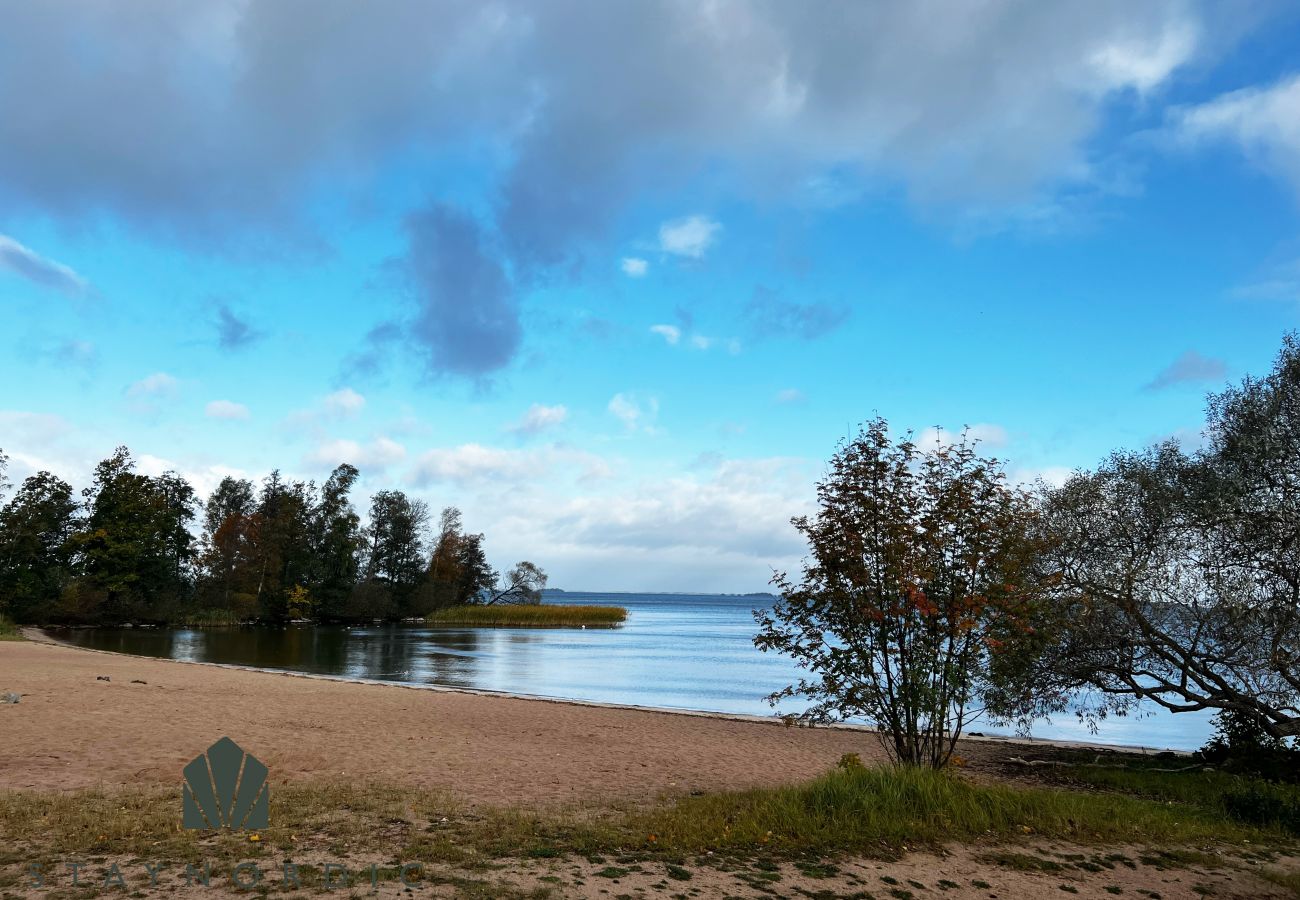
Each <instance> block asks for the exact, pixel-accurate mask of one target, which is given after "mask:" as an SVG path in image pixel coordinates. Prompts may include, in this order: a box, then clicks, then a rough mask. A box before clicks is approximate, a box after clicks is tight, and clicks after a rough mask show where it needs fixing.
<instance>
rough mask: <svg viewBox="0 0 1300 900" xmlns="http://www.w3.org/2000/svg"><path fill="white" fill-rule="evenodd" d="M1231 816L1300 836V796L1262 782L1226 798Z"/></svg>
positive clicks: (1249, 784)
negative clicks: (1283, 829)
mask: <svg viewBox="0 0 1300 900" xmlns="http://www.w3.org/2000/svg"><path fill="white" fill-rule="evenodd" d="M1223 806H1224V809H1225V810H1227V813H1228V815H1230V816H1232V817H1233V818H1234V819H1236V820H1237V821H1238V822H1248V823H1249V824H1251V825H1264V826H1269V825H1276V826H1279V827H1282V828H1285V829H1287V830H1288V831H1291V832H1294V833H1296V834H1300V792H1297V791H1294V790H1287V789H1286V788H1285V787H1284V786H1282V785H1274V784H1268V783H1266V782H1261V781H1249V782H1246V783H1245V784H1244V785H1243V786H1242V787H1241V788H1240V789H1239V790H1235V791H1230V792H1228V793H1226V794H1224V795H1223Z"/></svg>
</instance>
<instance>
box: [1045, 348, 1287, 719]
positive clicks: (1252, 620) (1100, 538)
mask: <svg viewBox="0 0 1300 900" xmlns="http://www.w3.org/2000/svg"><path fill="white" fill-rule="evenodd" d="M1205 433H1206V435H1207V437H1208V443H1207V445H1206V446H1205V447H1204V448H1203V449H1201V450H1199V451H1197V452H1196V453H1194V454H1190V455H1189V454H1187V453H1185V452H1184V451H1183V450H1182V449H1180V447H1179V446H1178V445H1177V444H1176V443H1174V442H1166V443H1164V444H1161V445H1159V446H1156V447H1153V448H1150V449H1148V450H1145V451H1142V452H1118V453H1115V454H1112V456H1111V457H1110V458H1109V459H1108V460H1107V461H1106V462H1105V463H1103V464H1102V465H1101V466H1100V467H1098V469H1097V470H1096V471H1095V472H1088V473H1080V474H1078V475H1076V476H1075V477H1074V478H1072V479H1071V480H1070V481H1069V482H1068V483H1067V484H1065V485H1064V486H1063V487H1061V488H1060V489H1058V490H1056V491H1054V492H1052V493H1051V495H1050V496H1049V497H1048V498H1047V503H1046V506H1045V513H1046V519H1045V520H1046V522H1047V523H1048V525H1049V528H1050V530H1051V537H1052V541H1051V547H1052V553H1051V554H1050V559H1049V564H1050V565H1051V566H1052V567H1053V568H1055V569H1056V570H1057V571H1059V572H1060V573H1061V575H1062V578H1063V584H1064V586H1065V587H1066V588H1067V589H1068V591H1069V592H1070V600H1069V602H1070V603H1071V604H1072V610H1071V613H1070V615H1069V616H1068V619H1069V621H1070V622H1071V626H1072V627H1071V628H1069V629H1068V630H1066V631H1065V632H1063V633H1062V635H1061V641H1060V643H1059V644H1058V646H1056V647H1055V648H1054V653H1053V654H1052V656H1051V657H1050V659H1048V660H1046V661H1045V664H1044V670H1045V671H1044V679H1043V680H1047V678H1049V677H1055V678H1058V679H1061V680H1062V681H1063V682H1065V683H1069V682H1070V681H1076V682H1079V683H1083V684H1089V685H1091V686H1092V687H1093V688H1094V689H1095V690H1096V691H1098V692H1099V694H1098V695H1097V699H1096V700H1095V701H1094V705H1095V706H1096V707H1098V708H1100V709H1102V710H1103V711H1104V710H1106V709H1124V708H1127V707H1128V706H1131V705H1132V703H1133V702H1135V701H1136V700H1139V699H1145V700H1150V701H1152V702H1154V703H1156V704H1158V705H1160V706H1162V707H1164V708H1166V709H1169V710H1172V711H1174V712H1187V711H1193V710H1202V709H1212V710H1222V711H1236V712H1239V713H1241V714H1242V716H1243V717H1244V718H1245V719H1246V720H1249V721H1253V723H1254V725H1255V727H1257V728H1258V729H1260V730H1262V731H1263V732H1265V733H1267V734H1269V735H1271V736H1273V737H1277V738H1282V737H1289V736H1295V735H1300V342H1298V341H1297V338H1296V336H1295V335H1289V336H1287V338H1286V339H1285V341H1284V344H1283V347H1282V351H1281V353H1280V354H1279V356H1278V358H1277V362H1276V364H1275V366H1274V368H1273V370H1272V372H1270V373H1269V374H1268V375H1267V376H1265V377H1264V378H1259V379H1255V378H1247V379H1246V380H1245V381H1244V382H1243V383H1242V384H1241V385H1240V386H1238V387H1231V388H1229V389H1227V390H1226V391H1224V392H1222V393H1220V394H1217V395H1212V396H1211V397H1210V400H1209V415H1208V423H1207V427H1206V429H1205Z"/></svg>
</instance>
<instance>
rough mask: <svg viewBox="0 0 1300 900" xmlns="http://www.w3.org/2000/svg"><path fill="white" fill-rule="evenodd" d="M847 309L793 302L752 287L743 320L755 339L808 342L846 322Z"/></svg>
mask: <svg viewBox="0 0 1300 900" xmlns="http://www.w3.org/2000/svg"><path fill="white" fill-rule="evenodd" d="M849 314H850V311H849V308H848V307H847V306H842V305H835V304H830V303H821V302H812V303H796V302H794V301H792V300H787V299H785V298H784V297H782V296H781V295H780V294H778V293H777V292H776V291H773V290H771V289H770V288H765V287H762V286H760V287H756V288H754V295H753V297H751V298H750V301H749V303H748V304H746V306H745V320H746V322H747V323H748V325H749V329H750V332H751V334H752V335H753V336H754V337H755V338H773V337H798V338H803V339H804V340H806V341H811V340H814V339H816V338H819V337H824V336H825V335H828V334H830V333H831V332H832V331H834V330H835V329H837V328H839V327H840V326H841V325H843V324H844V323H845V322H847V321H848V319H849Z"/></svg>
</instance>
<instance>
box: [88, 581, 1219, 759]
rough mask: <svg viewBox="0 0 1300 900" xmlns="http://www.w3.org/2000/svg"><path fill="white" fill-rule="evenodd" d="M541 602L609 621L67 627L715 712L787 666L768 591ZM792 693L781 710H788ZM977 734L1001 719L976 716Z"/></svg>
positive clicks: (750, 708) (1061, 725)
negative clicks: (549, 625)
mask: <svg viewBox="0 0 1300 900" xmlns="http://www.w3.org/2000/svg"><path fill="white" fill-rule="evenodd" d="M547 601H548V602H551V603H613V604H617V605H619V606H624V607H626V608H627V610H628V618H627V622H626V623H625V624H623V625H621V626H619V627H617V628H588V629H585V630H583V629H572V628H555V629H540V628H457V627H449V628H431V627H426V626H422V625H375V626H365V627H355V626H354V627H352V628H344V627H336V626H301V627H298V626H290V627H288V628H285V629H283V630H273V629H264V628H212V629H191V628H172V629H141V628H103V629H79V630H74V631H71V632H68V633H67V634H66V639H68V640H70V641H71V642H73V643H76V644H79V645H81V646H85V647H92V648H95V649H98V650H115V651H118V652H123V653H133V654H138V655H143V656H157V657H164V658H170V659H183V660H194V661H201V662H218V663H231V664H235V665H244V666H256V667H259V668H268V669H285V670H290V671H295V672H311V673H314V674H319V675H334V676H342V677H348V678H369V679H377V680H380V681H398V682H409V683H414V684H430V685H442V686H446V687H463V688H477V689H481V690H490V691H507V692H511V693H520V694H535V695H539V696H544V697H560V698H564V699H571V700H598V701H603V702H609V703H627V704H633V705H637V706H662V707H671V708H675V709H699V710H710V711H714V712H730V713H746V714H750V715H771V714H772V713H773V710H772V708H771V707H770V706H768V704H767V703H766V701H765V700H764V699H763V697H764V696H766V695H767V694H769V693H771V692H772V691H775V690H778V689H780V688H782V687H784V686H785V685H787V684H789V683H790V682H791V680H792V679H793V678H794V677H796V672H797V670H796V669H795V667H794V665H793V664H792V663H791V662H790V661H789V660H788V659H786V658H785V657H782V656H778V655H774V654H772V653H761V652H759V651H758V650H756V649H755V648H754V646H753V643H752V641H753V636H754V631H755V626H754V620H753V616H752V615H751V610H752V609H754V608H755V607H756V606H765V605H767V604H769V603H770V602H771V600H770V598H766V597H736V596H715V595H700V594H586V593H570V592H565V593H556V594H548V596H547ZM800 708H801V707H799V706H798V705H793V704H790V702H789V701H787V705H786V706H783V707H782V708H781V711H783V712H786V711H788V712H797V711H798V710H799V709H800ZM974 730H976V731H981V730H982V731H984V732H986V733H989V734H993V733H998V732H999V729H996V728H993V727H989V726H981V725H976V726H974ZM1211 731H1212V728H1211V726H1210V723H1209V717H1208V716H1207V715H1203V714H1199V713H1184V714H1179V715H1176V716H1175V715H1170V714H1167V713H1162V712H1156V713H1153V714H1147V715H1141V716H1129V717H1126V718H1121V719H1111V720H1108V721H1106V722H1104V723H1102V725H1101V731H1100V733H1099V734H1097V735H1091V734H1090V733H1089V732H1088V730H1087V728H1086V727H1084V726H1082V725H1079V724H1077V723H1076V722H1075V721H1074V720H1073V719H1072V718H1071V717H1060V718H1058V719H1056V720H1054V721H1053V722H1051V723H1041V724H1039V725H1038V726H1037V727H1035V729H1034V736H1035V737H1044V738H1066V739H1074V740H1096V741H1104V742H1106V743H1115V744H1134V745H1142V746H1148V747H1170V748H1174V749H1185V750H1192V749H1195V748H1197V747H1199V746H1200V745H1201V744H1203V743H1204V742H1205V740H1206V738H1207V737H1208V736H1209V734H1210V732H1211Z"/></svg>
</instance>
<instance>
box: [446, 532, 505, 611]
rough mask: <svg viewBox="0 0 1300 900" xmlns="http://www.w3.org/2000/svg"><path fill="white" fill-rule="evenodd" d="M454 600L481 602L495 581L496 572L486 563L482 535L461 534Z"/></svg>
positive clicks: (458, 601)
mask: <svg viewBox="0 0 1300 900" xmlns="http://www.w3.org/2000/svg"><path fill="white" fill-rule="evenodd" d="M456 562H457V576H458V577H457V581H456V600H455V602H456V603H458V604H465V603H482V602H484V601H485V600H486V599H487V597H488V596H489V592H490V591H491V590H492V586H493V585H494V584H495V583H496V580H497V573H496V572H495V571H494V570H493V568H492V567H491V566H490V565H488V560H487V552H486V551H485V550H484V549H483V535H481V534H465V535H461V538H460V546H459V548H458V552H457V560H456Z"/></svg>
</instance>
